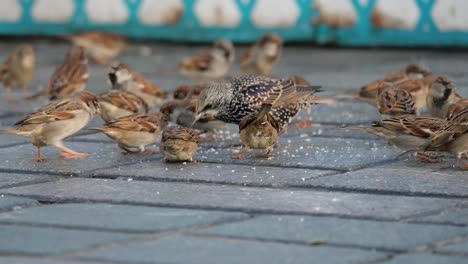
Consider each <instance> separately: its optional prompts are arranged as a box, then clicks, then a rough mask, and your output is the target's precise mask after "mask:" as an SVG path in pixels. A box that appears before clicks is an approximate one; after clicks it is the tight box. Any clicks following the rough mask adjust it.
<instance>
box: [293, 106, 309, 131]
mask: <svg viewBox="0 0 468 264" xmlns="http://www.w3.org/2000/svg"><path fill="white" fill-rule="evenodd" d="M310 119H311V116H310V108H307V118H306V119H305V120H302V121H299V122H297V123H296V127H297V128H309V127H310V126H311V125H312V121H310Z"/></svg>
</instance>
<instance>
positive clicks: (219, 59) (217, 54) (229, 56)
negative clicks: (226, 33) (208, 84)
mask: <svg viewBox="0 0 468 264" xmlns="http://www.w3.org/2000/svg"><path fill="white" fill-rule="evenodd" d="M233 62H234V45H233V44H232V42H231V41H228V40H219V41H216V42H215V43H214V45H213V47H212V48H211V49H209V50H208V51H205V52H203V53H200V54H198V55H195V56H193V57H191V58H188V59H186V60H184V61H182V62H181V63H180V64H179V68H178V70H179V72H180V73H181V74H182V75H185V76H187V77H189V78H191V79H194V80H197V81H203V80H217V79H220V78H222V77H223V76H224V75H225V74H226V73H227V72H228V71H229V68H230V67H231V65H232V63H233Z"/></svg>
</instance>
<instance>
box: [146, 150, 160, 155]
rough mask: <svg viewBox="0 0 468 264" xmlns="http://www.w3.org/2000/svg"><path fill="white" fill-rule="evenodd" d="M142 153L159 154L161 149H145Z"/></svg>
mask: <svg viewBox="0 0 468 264" xmlns="http://www.w3.org/2000/svg"><path fill="white" fill-rule="evenodd" d="M142 153H145V154H148V155H154V154H159V151H157V150H155V149H146V150H143V151H142Z"/></svg>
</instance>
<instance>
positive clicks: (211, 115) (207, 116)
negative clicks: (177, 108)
mask: <svg viewBox="0 0 468 264" xmlns="http://www.w3.org/2000/svg"><path fill="white" fill-rule="evenodd" d="M228 85H229V84H227V83H213V84H210V85H209V86H208V87H207V88H206V89H205V90H203V91H202V92H201V93H200V95H199V96H198V100H197V102H196V104H195V120H194V122H193V124H195V123H196V122H198V121H203V122H208V121H213V120H216V119H218V115H219V112H220V111H221V110H222V109H223V108H224V107H225V105H226V101H227V100H226V99H227V96H229V91H228V88H229V87H228Z"/></svg>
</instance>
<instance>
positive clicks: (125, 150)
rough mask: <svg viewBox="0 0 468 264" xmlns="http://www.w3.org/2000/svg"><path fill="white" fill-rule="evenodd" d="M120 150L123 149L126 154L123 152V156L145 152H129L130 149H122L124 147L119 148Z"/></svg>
mask: <svg viewBox="0 0 468 264" xmlns="http://www.w3.org/2000/svg"><path fill="white" fill-rule="evenodd" d="M119 148H121V149H123V150H124V152H122V154H123V155H130V154H137V153H140V152H143V151H141V150H138V151H132V150H129V149H128V148H126V147H122V146H119Z"/></svg>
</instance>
